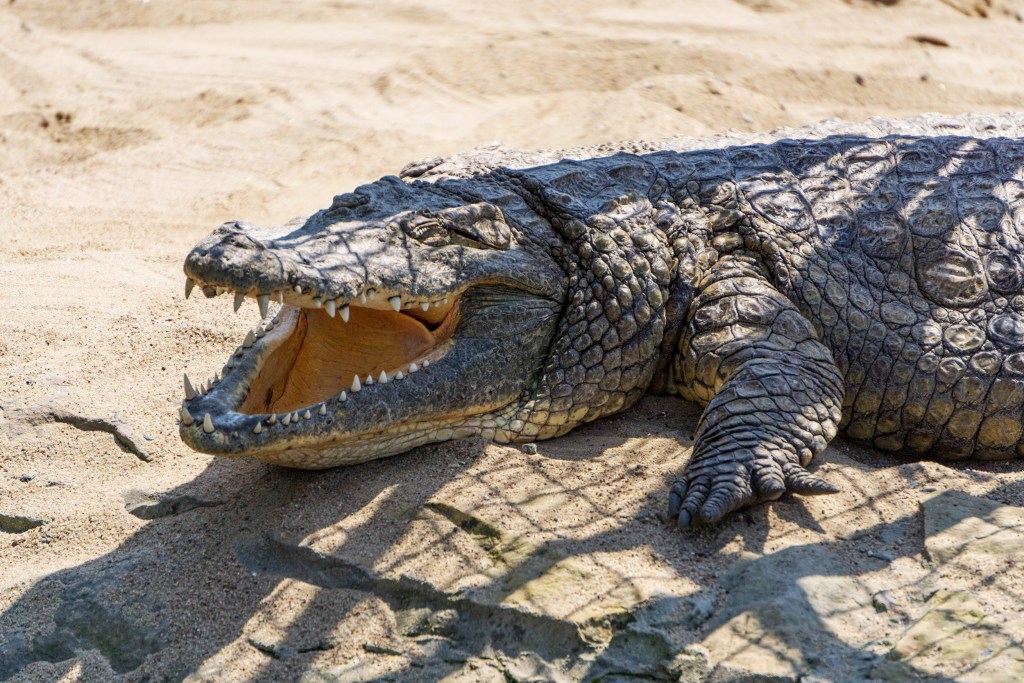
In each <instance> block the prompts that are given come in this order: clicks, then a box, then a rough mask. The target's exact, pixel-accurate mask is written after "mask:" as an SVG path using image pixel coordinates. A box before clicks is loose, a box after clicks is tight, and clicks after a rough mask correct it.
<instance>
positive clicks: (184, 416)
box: [181, 406, 195, 426]
mask: <svg viewBox="0 0 1024 683" xmlns="http://www.w3.org/2000/svg"><path fill="white" fill-rule="evenodd" d="M194 422H195V420H193V419H192V413H190V412H188V408H186V407H185V406H182V407H181V423H182V424H183V425H185V426H188V425H190V424H192V423H194Z"/></svg>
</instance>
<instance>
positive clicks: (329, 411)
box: [180, 279, 460, 453]
mask: <svg viewBox="0 0 1024 683" xmlns="http://www.w3.org/2000/svg"><path fill="white" fill-rule="evenodd" d="M194 286H195V284H194V282H193V281H192V280H191V279H190V280H189V284H188V285H187V286H186V295H187V293H188V292H190V291H191V290H192V289H193V287H194ZM202 289H203V291H204V293H205V294H206V295H207V296H208V297H212V296H217V295H218V294H220V293H223V292H225V291H228V290H224V289H220V288H217V287H213V286H203V287H202ZM245 296H246V293H238V292H236V293H235V310H236V311H237V310H238V308H239V307H240V306H241V303H242V301H243V300H244V298H245ZM256 298H257V301H258V302H259V305H260V312H261V314H262V315H263V321H262V323H261V325H260V326H258V327H257V328H256V329H255V330H253V331H250V332H249V334H247V335H246V337H245V340H244V341H243V343H242V345H241V346H240V347H239V348H238V349H237V350H236V351H235V353H234V354H232V356H231V358H230V359H229V361H228V363H227V364H226V365H225V366H224V370H223V376H215V377H214V378H213V379H212V380H211V381H210V382H209V384H208V385H201V386H200V387H199V388H198V389H197V388H196V387H194V386H193V384H192V383H191V381H190V380H189V379H188V377H187V376H186V377H185V397H186V398H185V401H184V403H183V404H182V408H181V411H180V414H181V420H182V424H183V426H184V427H188V428H191V429H190V430H189V433H190V437H189V438H188V439H187V441H188V442H189V443H190V444H191V445H193V447H199V448H200V449H201V450H204V451H207V452H218V453H229V452H232V451H235V450H239V449H242V448H243V447H244V448H248V449H251V448H252V447H253V446H255V445H257V444H254V443H253V441H254V440H256V441H263V440H266V442H267V444H268V445H270V444H272V442H273V438H272V432H273V431H274V430H275V429H277V430H280V429H282V428H287V427H289V426H291V425H298V424H299V423H303V422H306V421H309V422H310V424H309V425H308V427H309V428H310V429H313V430H314V431H318V430H317V429H316V424H315V423H317V422H321V423H322V425H323V427H324V428H325V429H326V427H327V426H328V425H331V424H333V422H334V420H335V418H336V417H337V415H338V413H339V412H340V411H344V410H346V409H349V408H351V407H352V406H351V405H343V404H347V403H349V402H351V401H353V399H355V396H356V394H360V393H362V392H372V391H374V385H384V384H389V383H397V382H409V381H416V380H412V377H413V376H414V375H417V373H423V372H424V371H426V370H427V369H428V368H429V367H430V365H431V364H432V363H437V362H438V361H440V360H441V359H442V358H444V356H445V354H446V353H447V352H448V350H449V349H450V347H451V345H452V336H453V333H454V330H455V328H456V327H457V325H458V322H459V309H460V307H459V297H458V296H455V295H452V296H447V295H446V296H440V297H435V298H432V299H424V300H411V299H405V300H403V298H402V297H401V296H400V295H390V296H387V295H383V294H381V293H379V292H376V291H374V290H372V289H371V290H367V291H365V292H363V293H362V294H361V295H359V296H358V297H356V298H354V299H352V300H341V299H337V300H327V301H324V300H322V299H321V298H319V297H312V296H309V295H308V294H307V295H305V296H303V295H302V293H301V291H298V292H294V293H293V292H289V293H288V294H287V295H285V294H284V293H279V294H277V295H276V297H274V298H276V299H278V300H280V301H282V302H283V303H282V305H281V308H280V310H279V311H278V312H277V314H276V315H275V316H274V317H273V318H272V319H271V318H269V315H268V314H269V305H270V298H271V297H270V296H268V295H261V296H257V297H256ZM355 400H358V399H355ZM243 434H244V435H245V438H241V439H240V438H239V437H241V435H243ZM236 442H237V443H238V445H237V447H236V445H235V444H236Z"/></svg>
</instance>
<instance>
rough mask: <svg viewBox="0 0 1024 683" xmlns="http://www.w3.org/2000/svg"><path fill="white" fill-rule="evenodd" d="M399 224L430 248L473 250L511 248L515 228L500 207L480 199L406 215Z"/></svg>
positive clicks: (408, 233)
mask: <svg viewBox="0 0 1024 683" xmlns="http://www.w3.org/2000/svg"><path fill="white" fill-rule="evenodd" d="M398 227H399V228H400V229H401V230H402V232H404V233H405V234H406V235H408V236H409V237H412V238H413V239H414V240H416V241H418V242H422V243H423V244H426V245H427V246H430V247H445V246H449V245H458V246H461V247H470V248H472V249H499V250H502V251H503V250H505V249H508V248H509V246H510V245H511V244H512V231H511V230H510V229H509V227H508V224H507V223H506V222H505V217H504V216H502V214H501V209H499V208H498V207H496V206H494V205H493V204H488V203H486V202H479V203H477V204H467V205H464V206H455V207H452V208H450V209H442V210H441V211H438V212H437V213H430V214H407V215H405V216H403V217H401V218H400V219H399V220H398Z"/></svg>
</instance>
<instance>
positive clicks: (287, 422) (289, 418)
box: [281, 413, 292, 425]
mask: <svg viewBox="0 0 1024 683" xmlns="http://www.w3.org/2000/svg"><path fill="white" fill-rule="evenodd" d="M291 423H292V414H291V413H285V416H284V417H283V418H281V424H283V425H290V424H291Z"/></svg>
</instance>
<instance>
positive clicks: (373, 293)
mask: <svg viewBox="0 0 1024 683" xmlns="http://www.w3.org/2000/svg"><path fill="white" fill-rule="evenodd" d="M366 298H367V299H369V300H370V301H373V300H374V299H375V298H377V290H376V289H368V290H366Z"/></svg>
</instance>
